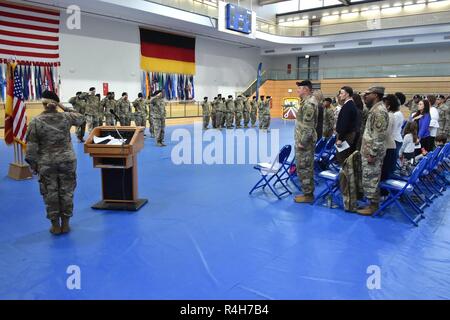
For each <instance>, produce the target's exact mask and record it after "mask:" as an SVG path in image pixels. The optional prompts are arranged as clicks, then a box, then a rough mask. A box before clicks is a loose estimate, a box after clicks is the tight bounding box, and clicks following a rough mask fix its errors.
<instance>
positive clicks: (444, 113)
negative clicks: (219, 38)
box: [437, 103, 450, 138]
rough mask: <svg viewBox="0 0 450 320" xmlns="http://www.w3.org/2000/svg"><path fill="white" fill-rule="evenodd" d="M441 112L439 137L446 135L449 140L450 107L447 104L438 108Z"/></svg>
mask: <svg viewBox="0 0 450 320" xmlns="http://www.w3.org/2000/svg"><path fill="white" fill-rule="evenodd" d="M437 109H438V112H439V129H438V132H437V134H438V135H441V134H442V135H445V136H446V137H447V138H448V137H449V135H450V106H448V105H446V104H445V103H443V104H441V105H440V106H438V108H437Z"/></svg>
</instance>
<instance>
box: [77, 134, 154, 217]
mask: <svg viewBox="0 0 450 320" xmlns="http://www.w3.org/2000/svg"><path fill="white" fill-rule="evenodd" d="M117 130H118V131H119V133H120V135H121V136H122V137H123V138H124V139H126V142H125V144H123V145H108V144H106V142H107V141H105V142H103V143H97V144H96V143H94V136H96V137H107V136H109V135H110V136H112V137H114V138H117V139H119V138H120V136H119V134H118V133H117V131H116V127H112V126H102V127H97V128H94V129H93V130H92V132H91V134H90V135H89V138H88V139H87V140H86V142H85V144H84V152H85V153H89V154H90V156H91V157H93V162H94V168H100V169H101V172H102V195H103V197H102V200H101V201H100V202H98V203H96V204H94V205H93V206H92V208H93V209H101V210H124V211H137V210H139V209H140V208H141V207H142V206H143V205H144V204H146V203H147V201H148V200H147V199H139V197H138V179H137V154H138V152H139V151H140V150H141V149H142V148H143V147H144V127H117Z"/></svg>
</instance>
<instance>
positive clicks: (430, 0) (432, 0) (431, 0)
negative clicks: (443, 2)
mask: <svg viewBox="0 0 450 320" xmlns="http://www.w3.org/2000/svg"><path fill="white" fill-rule="evenodd" d="M428 2H436V0H428Z"/></svg>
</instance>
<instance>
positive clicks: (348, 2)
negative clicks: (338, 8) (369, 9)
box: [339, 0, 350, 6]
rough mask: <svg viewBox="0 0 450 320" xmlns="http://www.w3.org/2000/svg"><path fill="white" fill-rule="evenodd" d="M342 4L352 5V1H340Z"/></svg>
mask: <svg viewBox="0 0 450 320" xmlns="http://www.w3.org/2000/svg"><path fill="white" fill-rule="evenodd" d="M339 1H340V2H342V4H345V5H346V6H349V5H350V0H339Z"/></svg>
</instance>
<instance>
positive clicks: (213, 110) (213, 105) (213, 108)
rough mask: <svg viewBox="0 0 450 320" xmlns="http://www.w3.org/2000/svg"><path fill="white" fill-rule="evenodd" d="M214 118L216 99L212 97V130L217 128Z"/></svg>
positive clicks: (215, 114)
mask: <svg viewBox="0 0 450 320" xmlns="http://www.w3.org/2000/svg"><path fill="white" fill-rule="evenodd" d="M216 117H217V97H214V100H213V102H212V103H211V122H212V126H213V128H217V124H216Z"/></svg>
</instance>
